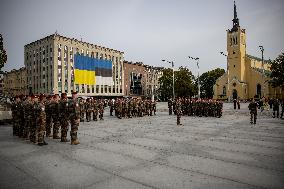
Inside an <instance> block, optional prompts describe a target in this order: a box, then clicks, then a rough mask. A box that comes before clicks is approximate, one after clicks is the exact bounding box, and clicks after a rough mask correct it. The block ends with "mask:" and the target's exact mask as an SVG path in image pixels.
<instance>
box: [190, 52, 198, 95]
mask: <svg viewBox="0 0 284 189" xmlns="http://www.w3.org/2000/svg"><path fill="white" fill-rule="evenodd" d="M188 58H189V59H192V60H196V65H197V69H198V72H197V85H198V99H200V80H199V58H198V57H196V58H194V57H191V56H188Z"/></svg>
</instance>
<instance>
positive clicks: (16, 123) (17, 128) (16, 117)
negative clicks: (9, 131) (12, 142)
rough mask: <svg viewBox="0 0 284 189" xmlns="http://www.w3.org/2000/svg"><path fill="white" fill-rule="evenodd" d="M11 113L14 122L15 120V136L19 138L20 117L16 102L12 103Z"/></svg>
mask: <svg viewBox="0 0 284 189" xmlns="http://www.w3.org/2000/svg"><path fill="white" fill-rule="evenodd" d="M11 111H12V120H13V135H14V136H18V135H19V123H18V122H19V117H18V113H17V111H18V102H17V101H16V100H15V101H14V102H13V103H12V106H11Z"/></svg>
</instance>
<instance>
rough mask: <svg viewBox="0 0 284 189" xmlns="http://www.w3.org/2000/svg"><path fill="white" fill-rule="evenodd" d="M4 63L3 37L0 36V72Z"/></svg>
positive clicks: (5, 56)
mask: <svg viewBox="0 0 284 189" xmlns="http://www.w3.org/2000/svg"><path fill="white" fill-rule="evenodd" d="M6 62H7V54H6V51H5V50H4V46H3V37H2V35H1V34H0V72H1V69H2V68H3V67H4V64H5V63H6Z"/></svg>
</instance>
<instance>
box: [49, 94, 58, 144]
mask: <svg viewBox="0 0 284 189" xmlns="http://www.w3.org/2000/svg"><path fill="white" fill-rule="evenodd" d="M50 106H51V107H50V108H51V111H52V113H51V116H52V121H53V139H60V137H59V127H60V121H59V95H58V94H55V95H54V96H53V100H52V101H51V104H50Z"/></svg>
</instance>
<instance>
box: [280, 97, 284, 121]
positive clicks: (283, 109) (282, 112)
mask: <svg viewBox="0 0 284 189" xmlns="http://www.w3.org/2000/svg"><path fill="white" fill-rule="evenodd" d="M283 114H284V99H282V102H281V116H280V118H281V119H282V118H283Z"/></svg>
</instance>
